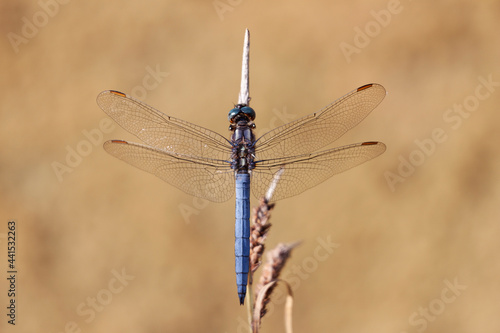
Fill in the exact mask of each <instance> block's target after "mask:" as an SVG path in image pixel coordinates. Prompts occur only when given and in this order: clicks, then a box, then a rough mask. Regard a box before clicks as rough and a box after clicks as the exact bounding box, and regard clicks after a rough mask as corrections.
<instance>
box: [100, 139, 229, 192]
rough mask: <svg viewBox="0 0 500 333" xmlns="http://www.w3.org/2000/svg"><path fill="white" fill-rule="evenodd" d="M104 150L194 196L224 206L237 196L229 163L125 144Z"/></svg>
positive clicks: (116, 143)
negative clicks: (221, 203) (227, 201)
mask: <svg viewBox="0 0 500 333" xmlns="http://www.w3.org/2000/svg"><path fill="white" fill-rule="evenodd" d="M104 149H105V150H106V151H107V152H108V153H110V154H111V155H113V156H115V157H117V158H119V159H121V160H123V161H125V162H127V163H129V164H131V165H133V166H135V167H137V168H139V169H142V170H144V171H147V172H149V173H152V174H153V175H155V176H157V177H159V178H161V179H163V180H164V181H166V182H167V183H169V184H171V185H173V186H175V187H177V188H178V189H180V190H182V191H184V192H186V193H188V194H190V195H193V196H196V197H199V198H203V199H207V200H210V201H214V202H223V201H226V200H228V199H230V198H231V197H232V196H233V194H234V173H233V170H232V169H231V167H230V163H229V161H224V160H216V159H210V158H197V157H192V156H186V155H181V154H174V153H169V152H165V151H162V150H159V149H156V148H152V147H148V146H144V145H140V144H136V143H129V142H126V141H122V140H112V141H107V142H105V143H104Z"/></svg>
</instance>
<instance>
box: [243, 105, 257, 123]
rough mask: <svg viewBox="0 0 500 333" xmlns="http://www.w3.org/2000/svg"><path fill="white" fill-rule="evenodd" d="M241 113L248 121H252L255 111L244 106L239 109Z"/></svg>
mask: <svg viewBox="0 0 500 333" xmlns="http://www.w3.org/2000/svg"><path fill="white" fill-rule="evenodd" d="M241 112H243V113H244V114H245V115H246V116H247V117H248V119H250V120H252V121H253V120H254V119H255V111H254V110H253V109H252V108H251V107H249V106H244V107H242V108H241Z"/></svg>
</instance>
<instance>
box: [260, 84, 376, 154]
mask: <svg viewBox="0 0 500 333" xmlns="http://www.w3.org/2000/svg"><path fill="white" fill-rule="evenodd" d="M385 95H386V92H385V89H384V87H382V86H381V85H379V84H375V83H373V84H367V85H365V86H362V87H359V88H358V89H356V90H354V91H351V92H350V93H348V94H347V95H345V96H344V97H342V98H340V99H338V100H336V101H335V102H333V103H332V104H330V105H328V106H326V107H325V108H324V109H323V110H321V111H319V112H316V113H312V114H310V115H308V116H305V117H303V118H300V119H297V120H295V121H292V122H290V123H288V124H285V125H283V126H280V127H277V128H275V129H274V130H272V131H270V132H267V133H266V134H264V135H262V136H261V137H260V138H259V139H258V140H257V141H256V146H255V147H256V148H255V151H256V160H268V159H273V158H280V157H285V156H295V155H302V154H308V153H310V152H313V151H316V150H318V149H321V148H322V147H325V146H327V145H329V144H331V143H332V142H334V141H335V140H337V139H338V138H340V137H341V136H342V135H344V134H345V133H346V132H347V131H348V130H350V129H351V128H353V127H354V126H356V125H357V124H359V123H360V122H361V121H362V120H363V119H364V118H365V117H366V116H368V114H369V113H370V112H371V111H372V110H373V109H374V108H375V107H376V106H377V105H378V104H379V103H380V102H381V101H382V100H383V99H384V97H385Z"/></svg>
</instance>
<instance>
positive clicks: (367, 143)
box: [361, 141, 380, 146]
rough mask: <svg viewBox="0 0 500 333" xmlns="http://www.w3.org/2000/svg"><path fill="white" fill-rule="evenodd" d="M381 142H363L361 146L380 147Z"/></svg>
mask: <svg viewBox="0 0 500 333" xmlns="http://www.w3.org/2000/svg"><path fill="white" fill-rule="evenodd" d="M379 143H380V142H378V141H367V142H363V143H362V144H361V145H362V146H372V145H378V144H379Z"/></svg>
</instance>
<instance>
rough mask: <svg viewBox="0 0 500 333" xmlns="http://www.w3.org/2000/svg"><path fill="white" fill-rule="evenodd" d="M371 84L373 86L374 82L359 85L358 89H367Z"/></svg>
mask: <svg viewBox="0 0 500 333" xmlns="http://www.w3.org/2000/svg"><path fill="white" fill-rule="evenodd" d="M371 86H373V83H370V84H365V85H364V86H361V87H359V88H358V89H357V90H356V91H361V90H365V89H368V88H370V87H371Z"/></svg>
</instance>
